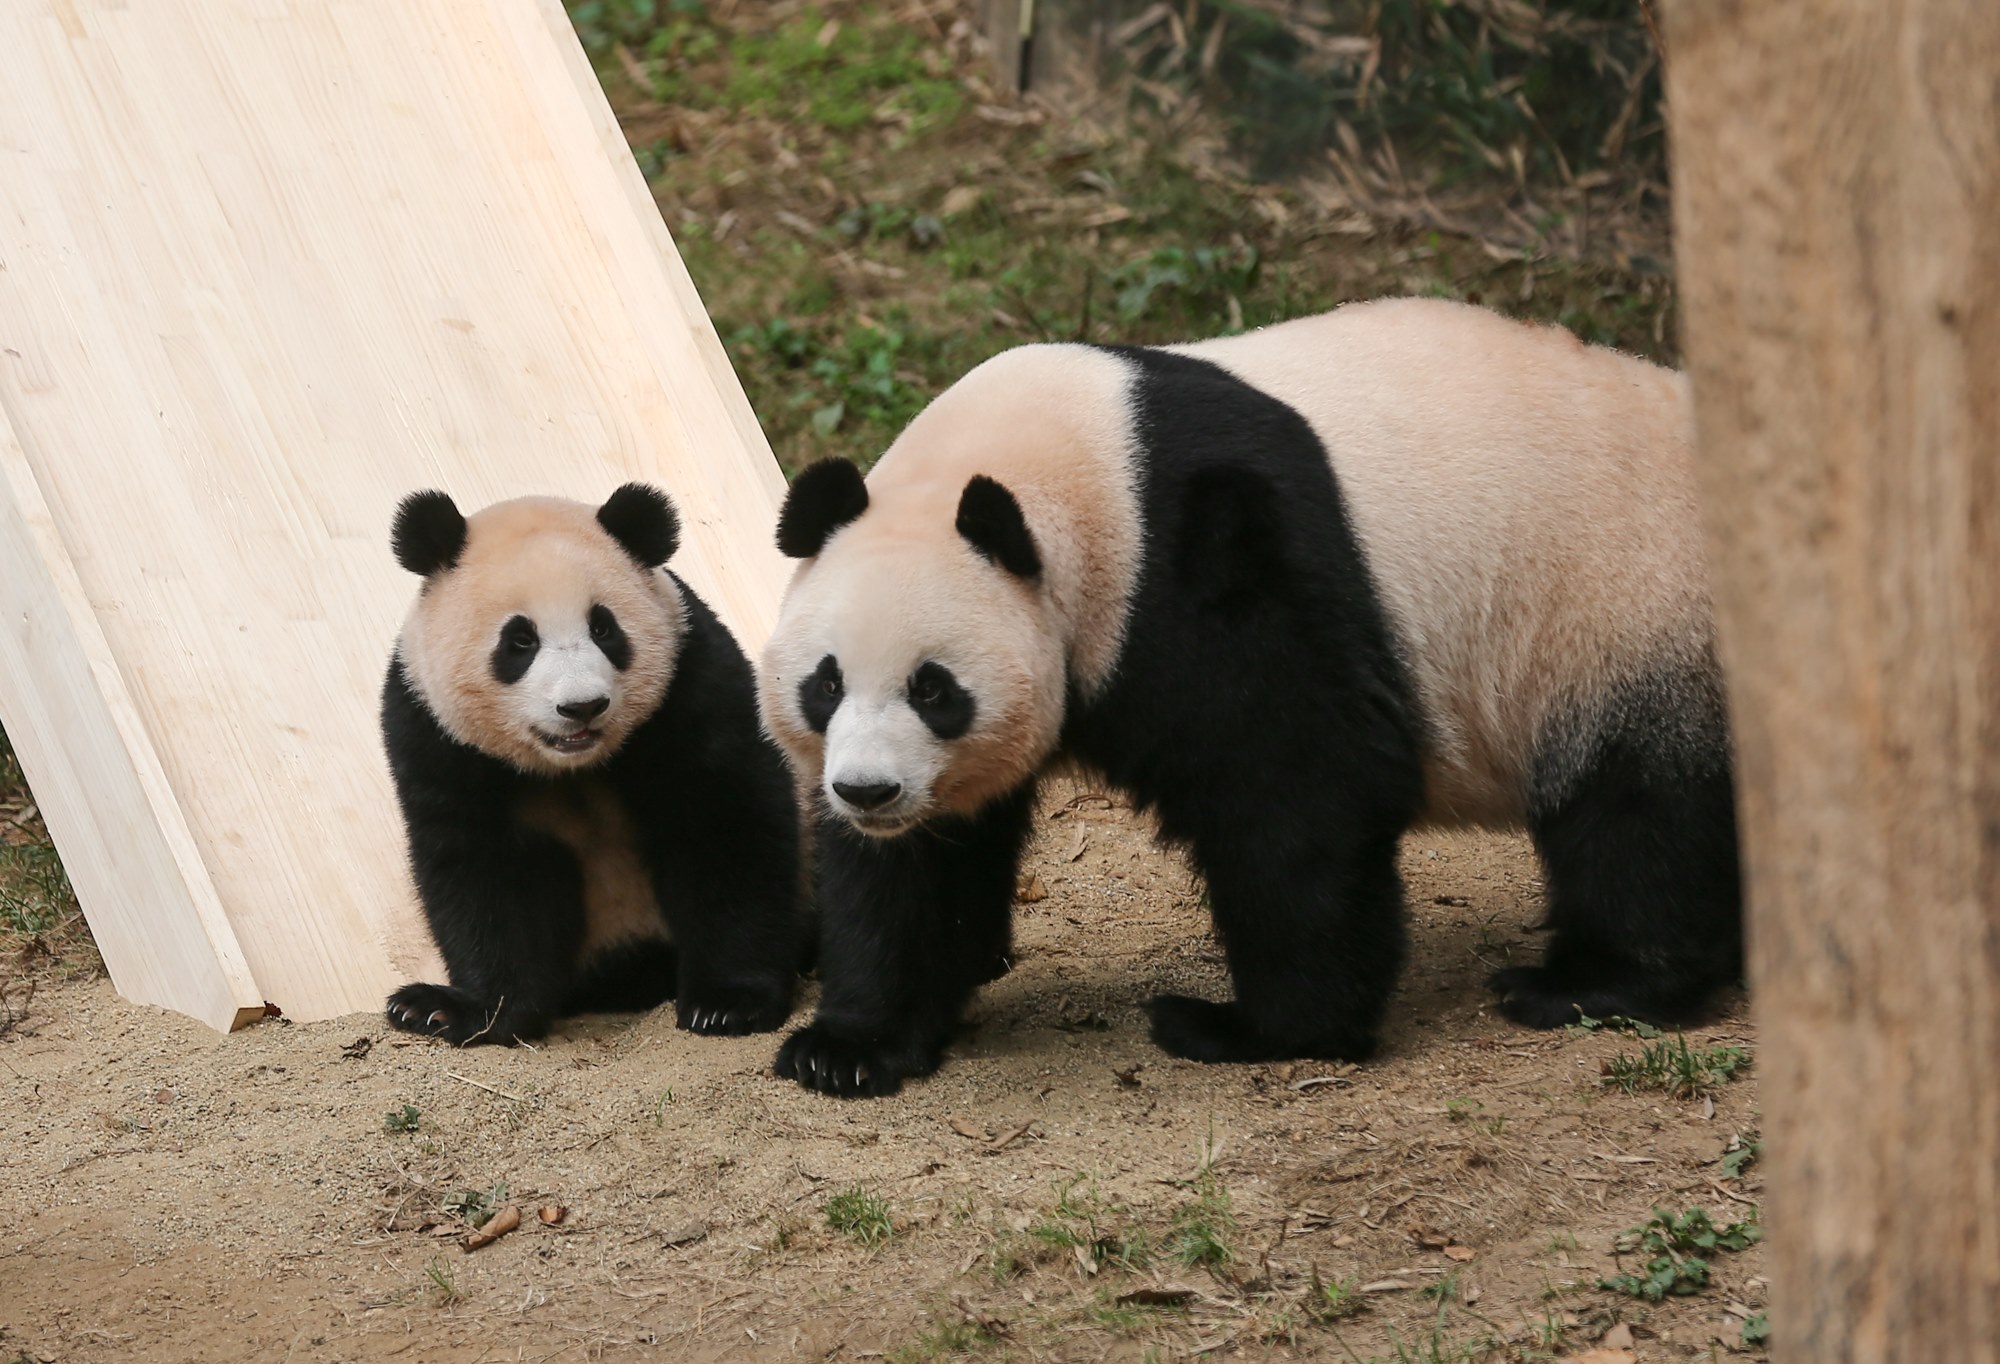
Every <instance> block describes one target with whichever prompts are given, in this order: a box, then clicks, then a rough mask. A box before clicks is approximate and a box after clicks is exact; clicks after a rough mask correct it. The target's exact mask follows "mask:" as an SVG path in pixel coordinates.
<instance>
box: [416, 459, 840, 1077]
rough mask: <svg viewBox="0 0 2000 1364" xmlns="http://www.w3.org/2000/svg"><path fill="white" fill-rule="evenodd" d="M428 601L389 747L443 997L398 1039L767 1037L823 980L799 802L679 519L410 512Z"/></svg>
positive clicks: (419, 503) (643, 506)
mask: <svg viewBox="0 0 2000 1364" xmlns="http://www.w3.org/2000/svg"><path fill="white" fill-rule="evenodd" d="M392 540H393V547H394V550H395V555H396V558H397V560H398V562H400V563H401V564H402V566H403V567H404V568H406V569H408V570H409V571H410V572H412V573H415V574H417V575H419V576H420V577H421V578H422V579H423V585H422V587H421V589H420V590H419V592H418V593H417V597H416V601H415V603H414V604H413V605H412V606H411V608H410V610H409V614H408V617H407V619H406V620H405V621H404V624H403V627H402V632H401V634H400V636H399V637H398V639H397V642H396V647H395V650H394V653H393V655H392V656H391V658H390V661H389V669H388V676H387V678H386V680H385V682H384V685H383V691H382V710H381V720H382V734H383V741H384V743H385V745H386V747H387V750H388V758H389V768H390V773H391V775H392V777H393V779H394V784H395V790H396V796H397V799H398V802H399V804H400V805H401V808H402V813H403V817H404V822H405V825H406V829H407V833H408V842H409V857H410V864H411V868H412V870H413V872H414V873H415V879H416V886H417V891H418V896H419V899H420V900H421V901H422V904H423V909H424V914H425V917H426V919H427V920H428V922H429V926H430V930H431V934H432V936H433V938H434V939H435V940H436V942H437V946H438V950H439V953H440V955H441V956H442V957H443V959H444V965H445V969H446V972H447V973H448V975H449V977H450V981H451V983H450V984H449V985H435V984H411V985H406V986H404V987H403V988H401V989H399V990H397V991H396V992H395V993H394V994H393V995H391V996H390V997H389V1002H388V1010H387V1012H388V1018H389V1022H390V1023H391V1024H393V1025H394V1026H396V1027H398V1028H402V1029H405V1030H407V1031H410V1032H417V1033H424V1034H428V1035H431V1036H434V1037H441V1038H444V1039H446V1040H448V1041H451V1042H454V1043H459V1044H464V1043H471V1042H516V1041H529V1040H532V1039H534V1038H537V1037H540V1036H542V1035H544V1034H545V1033H546V1032H547V1031H548V1029H549V1026H550V1024H551V1023H552V1022H553V1021H554V1020H556V1019H558V1018H561V1017H564V1016H566V1015H571V1014H577V1013H584V1012H590V1011H634V1010H642V1009H650V1008H652V1007H654V1006H656V1005H659V1004H662V1003H664V1002H666V1001H667V1000H673V1001H675V1004H676V1006H677V1010H678V1022H679V1025H680V1026H681V1027H682V1028H686V1029H689V1030H691V1031H693V1032H698V1033H726V1034H741V1033H748V1032H755V1031H766V1030H769V1029H773V1028H776V1027H778V1026H779V1025H780V1024H781V1023H783V1022H784V1020H785V1018H786V1017H787V1016H788V1014H789V1013H790V1010H791V998H792V988H793V984H794V978H795V973H796V969H797V967H798V966H799V965H800V964H801V963H802V962H803V961H804V954H803V951H802V938H801V934H802V931H803V922H802V918H801V915H802V912H803V905H802V901H801V895H800V891H801V880H800V877H799V873H798V867H799V857H800V848H799V840H800V825H799V813H798V805H797V798H796V794H795V791H794V788H793V786H792V780H791V776H790V773H789V771H788V770H787V768H786V765H785V760H784V758H783V756H782V755H781V754H780V753H779V752H778V750H777V749H776V748H774V747H773V746H772V745H771V743H770V741H769V739H768V738H767V737H766V736H765V735H764V734H763V732H762V730H761V728H760V725H759V721H758V716H757V708H756V694H755V682H754V679H753V676H752V673H751V670H750V664H749V661H748V660H747V659H746V658H745V657H744V655H743V653H742V651H741V650H740V649H739V648H738V647H737V645H736V642H735V640H734V639H732V638H731V637H730V635H729V632H728V630H727V629H726V628H725V627H724V626H723V625H722V623H721V622H720V621H719V620H717V619H716V617H715V615H714V613H713V612H711V611H710V610H709V608H708V607H707V606H706V605H705V604H704V603H703V602H702V600H701V599H700V598H699V597H697V596H696V595H695V594H694V593H693V592H692V591H690V590H689V589H688V587H687V585H686V584H685V583H683V582H681V581H680V579H679V578H677V577H675V576H674V575H673V574H671V573H669V572H667V571H666V570H664V569H663V568H662V567H661V565H663V564H664V563H665V562H666V561H667V559H668V558H669V557H671V556H672V554H673V552H674V549H675V547H676V545H677V543H678V541H679V521H678V518H677V516H676V515H675V512H674V509H673V506H672V504H671V503H670V502H669V501H668V500H667V498H666V496H665V495H664V494H662V493H661V492H659V491H658V490H657V489H655V488H652V487H649V486H647V485H644V484H637V483H633V484H626V485H625V486H623V487H621V488H619V489H618V490H617V491H616V492H614V493H612V495H611V496H610V498H609V499H608V500H607V501H606V502H605V503H604V504H603V505H602V506H600V507H597V508H594V509H593V508H591V507H589V506H586V505H584V504H582V503H579V502H572V501H568V500H565V499H560V498H548V497H524V498H518V499H515V500H512V501H507V502H500V503H496V504H494V505H492V506H489V507H487V508H486V509H484V510H483V511H480V512H478V513H477V514H475V515H473V516H471V517H466V516H464V515H462V514H461V513H460V512H459V510H458V507H457V506H456V505H455V504H454V503H453V501H452V499H451V498H450V497H449V496H447V495H446V494H444V493H442V492H419V493H413V494H411V495H410V496H409V497H407V498H405V499H404V500H403V502H402V504H401V505H400V506H399V507H398V509H397V511H396V516H395V524H394V531H393V536H392Z"/></svg>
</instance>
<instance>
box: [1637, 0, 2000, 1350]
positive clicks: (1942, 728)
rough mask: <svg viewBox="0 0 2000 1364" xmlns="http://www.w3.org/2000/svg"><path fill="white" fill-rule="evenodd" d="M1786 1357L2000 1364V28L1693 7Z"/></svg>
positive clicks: (1727, 555)
mask: <svg viewBox="0 0 2000 1364" xmlns="http://www.w3.org/2000/svg"><path fill="white" fill-rule="evenodd" d="M1663 9H1664V12H1665V15H1666V17H1667V19H1668V28H1667V35H1666V36H1667V44H1666V46H1667V63H1666V65H1667V76H1668V94H1669V97H1670V106H1671V111H1672V120H1673V122H1672V129H1671V132H1672V136H1673V159H1674V168H1675V172H1674V174H1675V199H1676V204H1675V209H1676V225H1677V228H1678V231H1679V244H1678V251H1677V255H1678V258H1679V261H1680V271H1681V287H1682V299H1683V304H1684V307H1685V310H1686V311H1685V316H1686V319H1687V354H1688V368H1689V372H1690V374H1691V375H1692V378H1693V383H1694V395H1695V410H1696V418H1697V423H1698V426H1699V436H1700V444H1701V473H1702V485H1703V488H1702V491H1703V496H1704V501H1705V504H1706V511H1705V514H1706V517H1707V521H1708V526H1709V539H1710V545H1711V553H1712V559H1713V563H1714V570H1715V584H1716V593H1715V595H1716V609H1717V624H1718V628H1719V633H1720V639H1721V644H1722V654H1723V663H1724V668H1725V671H1726V673H1727V675H1728V678H1729V691H1730V705H1731V708H1732V711H1733V720H1734V725H1735V730H1736V737H1737V749H1738V754H1739V762H1738V774H1737V786H1738V790H1739V792H1740V794H1741V800H1740V804H1739V810H1740V816H1741V824H1742V833H1743V839H1744V850H1745V871H1746V873H1747V878H1746V879H1747V889H1748V892H1749V900H1750V949H1751V954H1750V955H1751V975H1752V987H1753V1002H1754V1005H1755V1008H1756V1011H1757V1015H1758V1021H1759V1025H1760V1026H1759V1029H1758V1038H1759V1048H1758V1052H1757V1067H1758V1072H1759V1074H1760V1075H1761V1076H1762V1077H1763V1080H1762V1085H1763V1100H1764V1115H1765V1116H1764V1128H1763V1135H1764V1142H1765V1147H1766V1150H1767V1157H1766V1160H1765V1164H1764V1167H1763V1168H1764V1169H1765V1178H1766V1180H1767V1185H1768V1190H1769V1194H1768V1204H1767V1206H1768V1214H1769V1215H1768V1218H1767V1221H1768V1225H1769V1227H1770V1232H1771V1241H1770V1247H1771V1255H1770V1265H1771V1308H1770V1321H1771V1328H1772V1333H1771V1338H1772V1342H1773V1346H1774V1350H1773V1356H1774V1358H1776V1359H1779V1360H1782V1361H1786V1362H1787V1364H1846V1362H1847V1361H1854V1362H1856V1364H1859V1361H1869V1362H1870V1364H1874V1362H1875V1361H1883V1362H1884V1364H1886V1362H1887V1361H1895V1360H1925V1361H1929V1360H1939V1361H1941V1360H1952V1361H1954V1362H1955V1364H1956V1362H1957V1361H1964V1364H1993V1361H2000V1218H1996V1217H1995V1216H1994V1213H1995V1209H1996V1205H2000V1088H1996V1087H1995V1085H1994V1084H1993V1073H1994V1065H1995V1061H1996V1057H2000V238H1996V236H1995V225H1996V222H2000V78H1996V73H2000V4H1995V2H1994V0H1898V3H1895V4H1885V3H1882V0H1814V2H1813V3H1804V4H1800V3H1793V4H1772V3H1757V4H1737V3H1718V0H1673V3H1671V4H1668V5H1666V6H1664V7H1663Z"/></svg>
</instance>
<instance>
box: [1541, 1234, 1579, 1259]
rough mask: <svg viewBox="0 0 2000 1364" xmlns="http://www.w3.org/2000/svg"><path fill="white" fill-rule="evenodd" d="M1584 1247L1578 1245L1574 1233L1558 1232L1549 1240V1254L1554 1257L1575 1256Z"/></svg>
mask: <svg viewBox="0 0 2000 1364" xmlns="http://www.w3.org/2000/svg"><path fill="white" fill-rule="evenodd" d="M1581 1249H1582V1247H1581V1246H1579V1245H1577V1243H1576V1234H1575V1233H1574V1232H1568V1231H1563V1232H1557V1233H1556V1234H1555V1235H1554V1236H1552V1237H1550V1238H1549V1252H1550V1253H1551V1254H1554V1255H1574V1254H1576V1253H1577V1251H1579V1250H1581Z"/></svg>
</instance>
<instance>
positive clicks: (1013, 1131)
mask: <svg viewBox="0 0 2000 1364" xmlns="http://www.w3.org/2000/svg"><path fill="white" fill-rule="evenodd" d="M1033 1126H1034V1124H1033V1123H1031V1122H1024V1123H1022V1124H1021V1125H1020V1126H1019V1127H1010V1128H1008V1129H1007V1130H1006V1131H1005V1132H1002V1133H1001V1134H1000V1135H999V1136H997V1137H995V1138H993V1139H992V1140H991V1141H989V1142H987V1143H986V1154H987V1155H989V1156H990V1155H993V1154H994V1153H995V1152H998V1151H1004V1150H1006V1149H1007V1148H1008V1147H1009V1146H1011V1145H1013V1144H1014V1143H1015V1142H1017V1141H1019V1140H1020V1139H1021V1138H1022V1137H1024V1136H1026V1135H1027V1134H1028V1129H1029V1128H1031V1127H1033Z"/></svg>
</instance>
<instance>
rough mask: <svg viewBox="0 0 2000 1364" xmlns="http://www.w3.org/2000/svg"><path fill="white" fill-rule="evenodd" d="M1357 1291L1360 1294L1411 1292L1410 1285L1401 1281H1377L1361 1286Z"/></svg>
mask: <svg viewBox="0 0 2000 1364" xmlns="http://www.w3.org/2000/svg"><path fill="white" fill-rule="evenodd" d="M1355 1291H1356V1292H1358V1293H1407V1292H1409V1291H1410V1285H1409V1284H1407V1283H1405V1282H1404V1281H1403V1280H1401V1279H1377V1280H1376V1281H1375V1282H1374V1283H1365V1284H1363V1285H1361V1287H1360V1288H1358V1289H1356V1290H1355Z"/></svg>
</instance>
